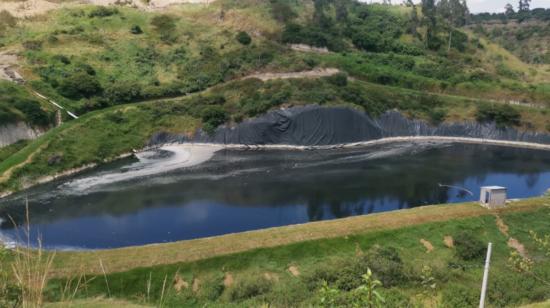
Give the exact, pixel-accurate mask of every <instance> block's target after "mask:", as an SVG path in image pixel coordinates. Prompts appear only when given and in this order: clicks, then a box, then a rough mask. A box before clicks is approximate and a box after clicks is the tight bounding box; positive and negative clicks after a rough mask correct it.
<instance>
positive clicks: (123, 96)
mask: <svg viewBox="0 0 550 308" xmlns="http://www.w3.org/2000/svg"><path fill="white" fill-rule="evenodd" d="M140 88H141V87H140V85H139V84H137V83H134V82H129V81H122V82H116V83H114V84H112V85H110V86H109V87H107V89H106V90H105V97H106V98H107V100H108V101H109V102H110V103H112V104H120V103H127V102H131V101H134V100H136V99H139V98H140V97H141V93H140Z"/></svg>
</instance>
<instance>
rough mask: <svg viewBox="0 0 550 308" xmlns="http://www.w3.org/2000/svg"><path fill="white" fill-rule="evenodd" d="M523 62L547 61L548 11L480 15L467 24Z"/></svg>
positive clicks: (549, 41)
mask: <svg viewBox="0 0 550 308" xmlns="http://www.w3.org/2000/svg"><path fill="white" fill-rule="evenodd" d="M468 27H469V28H470V29H472V30H473V31H474V32H475V33H477V34H478V35H481V36H484V37H487V38H489V39H491V40H492V41H494V42H495V43H497V44H499V45H501V46H502V47H504V48H506V49H507V50H509V51H510V52H512V53H513V54H514V55H516V56H517V57H519V58H520V59H521V60H522V61H524V62H526V63H533V64H550V47H549V46H550V10H548V9H547V10H544V9H535V10H532V11H528V12H520V13H508V14H504V13H501V14H492V15H489V14H480V15H477V16H473V18H472V23H471V24H470V25H468Z"/></svg>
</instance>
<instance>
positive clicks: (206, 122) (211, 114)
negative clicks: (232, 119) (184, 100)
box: [202, 106, 228, 134]
mask: <svg viewBox="0 0 550 308" xmlns="http://www.w3.org/2000/svg"><path fill="white" fill-rule="evenodd" d="M227 119H228V115H227V112H226V111H225V110H224V109H223V108H222V107H221V106H207V107H206V108H204V109H203V111H202V123H203V128H204V130H205V131H206V132H207V133H209V134H211V133H213V132H214V131H215V130H216V128H217V127H218V126H220V125H222V124H224V123H225V122H226V121H227Z"/></svg>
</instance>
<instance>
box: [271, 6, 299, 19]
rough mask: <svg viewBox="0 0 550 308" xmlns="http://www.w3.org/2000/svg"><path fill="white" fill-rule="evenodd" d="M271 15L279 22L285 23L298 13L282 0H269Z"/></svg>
mask: <svg viewBox="0 0 550 308" xmlns="http://www.w3.org/2000/svg"><path fill="white" fill-rule="evenodd" d="M271 16H273V18H274V19H275V20H277V21H279V22H283V23H287V22H289V21H290V20H292V19H294V18H296V17H297V16H298V15H297V14H296V12H294V11H293V10H292V7H291V6H290V5H288V3H286V2H285V1H284V0H271Z"/></svg>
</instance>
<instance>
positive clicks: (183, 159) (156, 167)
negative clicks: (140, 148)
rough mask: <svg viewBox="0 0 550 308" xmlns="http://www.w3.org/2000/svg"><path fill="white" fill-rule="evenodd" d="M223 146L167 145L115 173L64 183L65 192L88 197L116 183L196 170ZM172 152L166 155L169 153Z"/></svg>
mask: <svg viewBox="0 0 550 308" xmlns="http://www.w3.org/2000/svg"><path fill="white" fill-rule="evenodd" d="M219 149H221V147H219V146H202V145H192V144H179V145H166V146H163V147H161V148H160V149H159V150H151V151H146V152H141V153H138V154H136V157H137V158H138V159H139V162H136V163H133V164H131V165H130V166H126V167H123V168H120V169H118V170H115V171H107V172H101V173H99V174H97V175H94V176H89V177H85V178H79V179H75V180H72V181H70V182H67V183H65V184H63V186H62V187H61V188H62V190H63V191H64V192H65V193H69V194H85V193H88V192H89V191H90V190H95V189H101V188H102V187H106V186H108V185H110V184H113V183H119V182H124V181H129V180H133V179H137V178H143V177H148V176H152V175H157V174H162V173H167V172H170V171H173V170H177V169H181V168H186V167H192V166H196V165H199V164H202V163H204V162H206V161H208V160H209V159H210V158H212V156H213V155H214V153H215V152H217V151H218V150H219ZM161 151H162V152H167V153H169V154H168V155H165V153H162V152H161Z"/></svg>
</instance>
